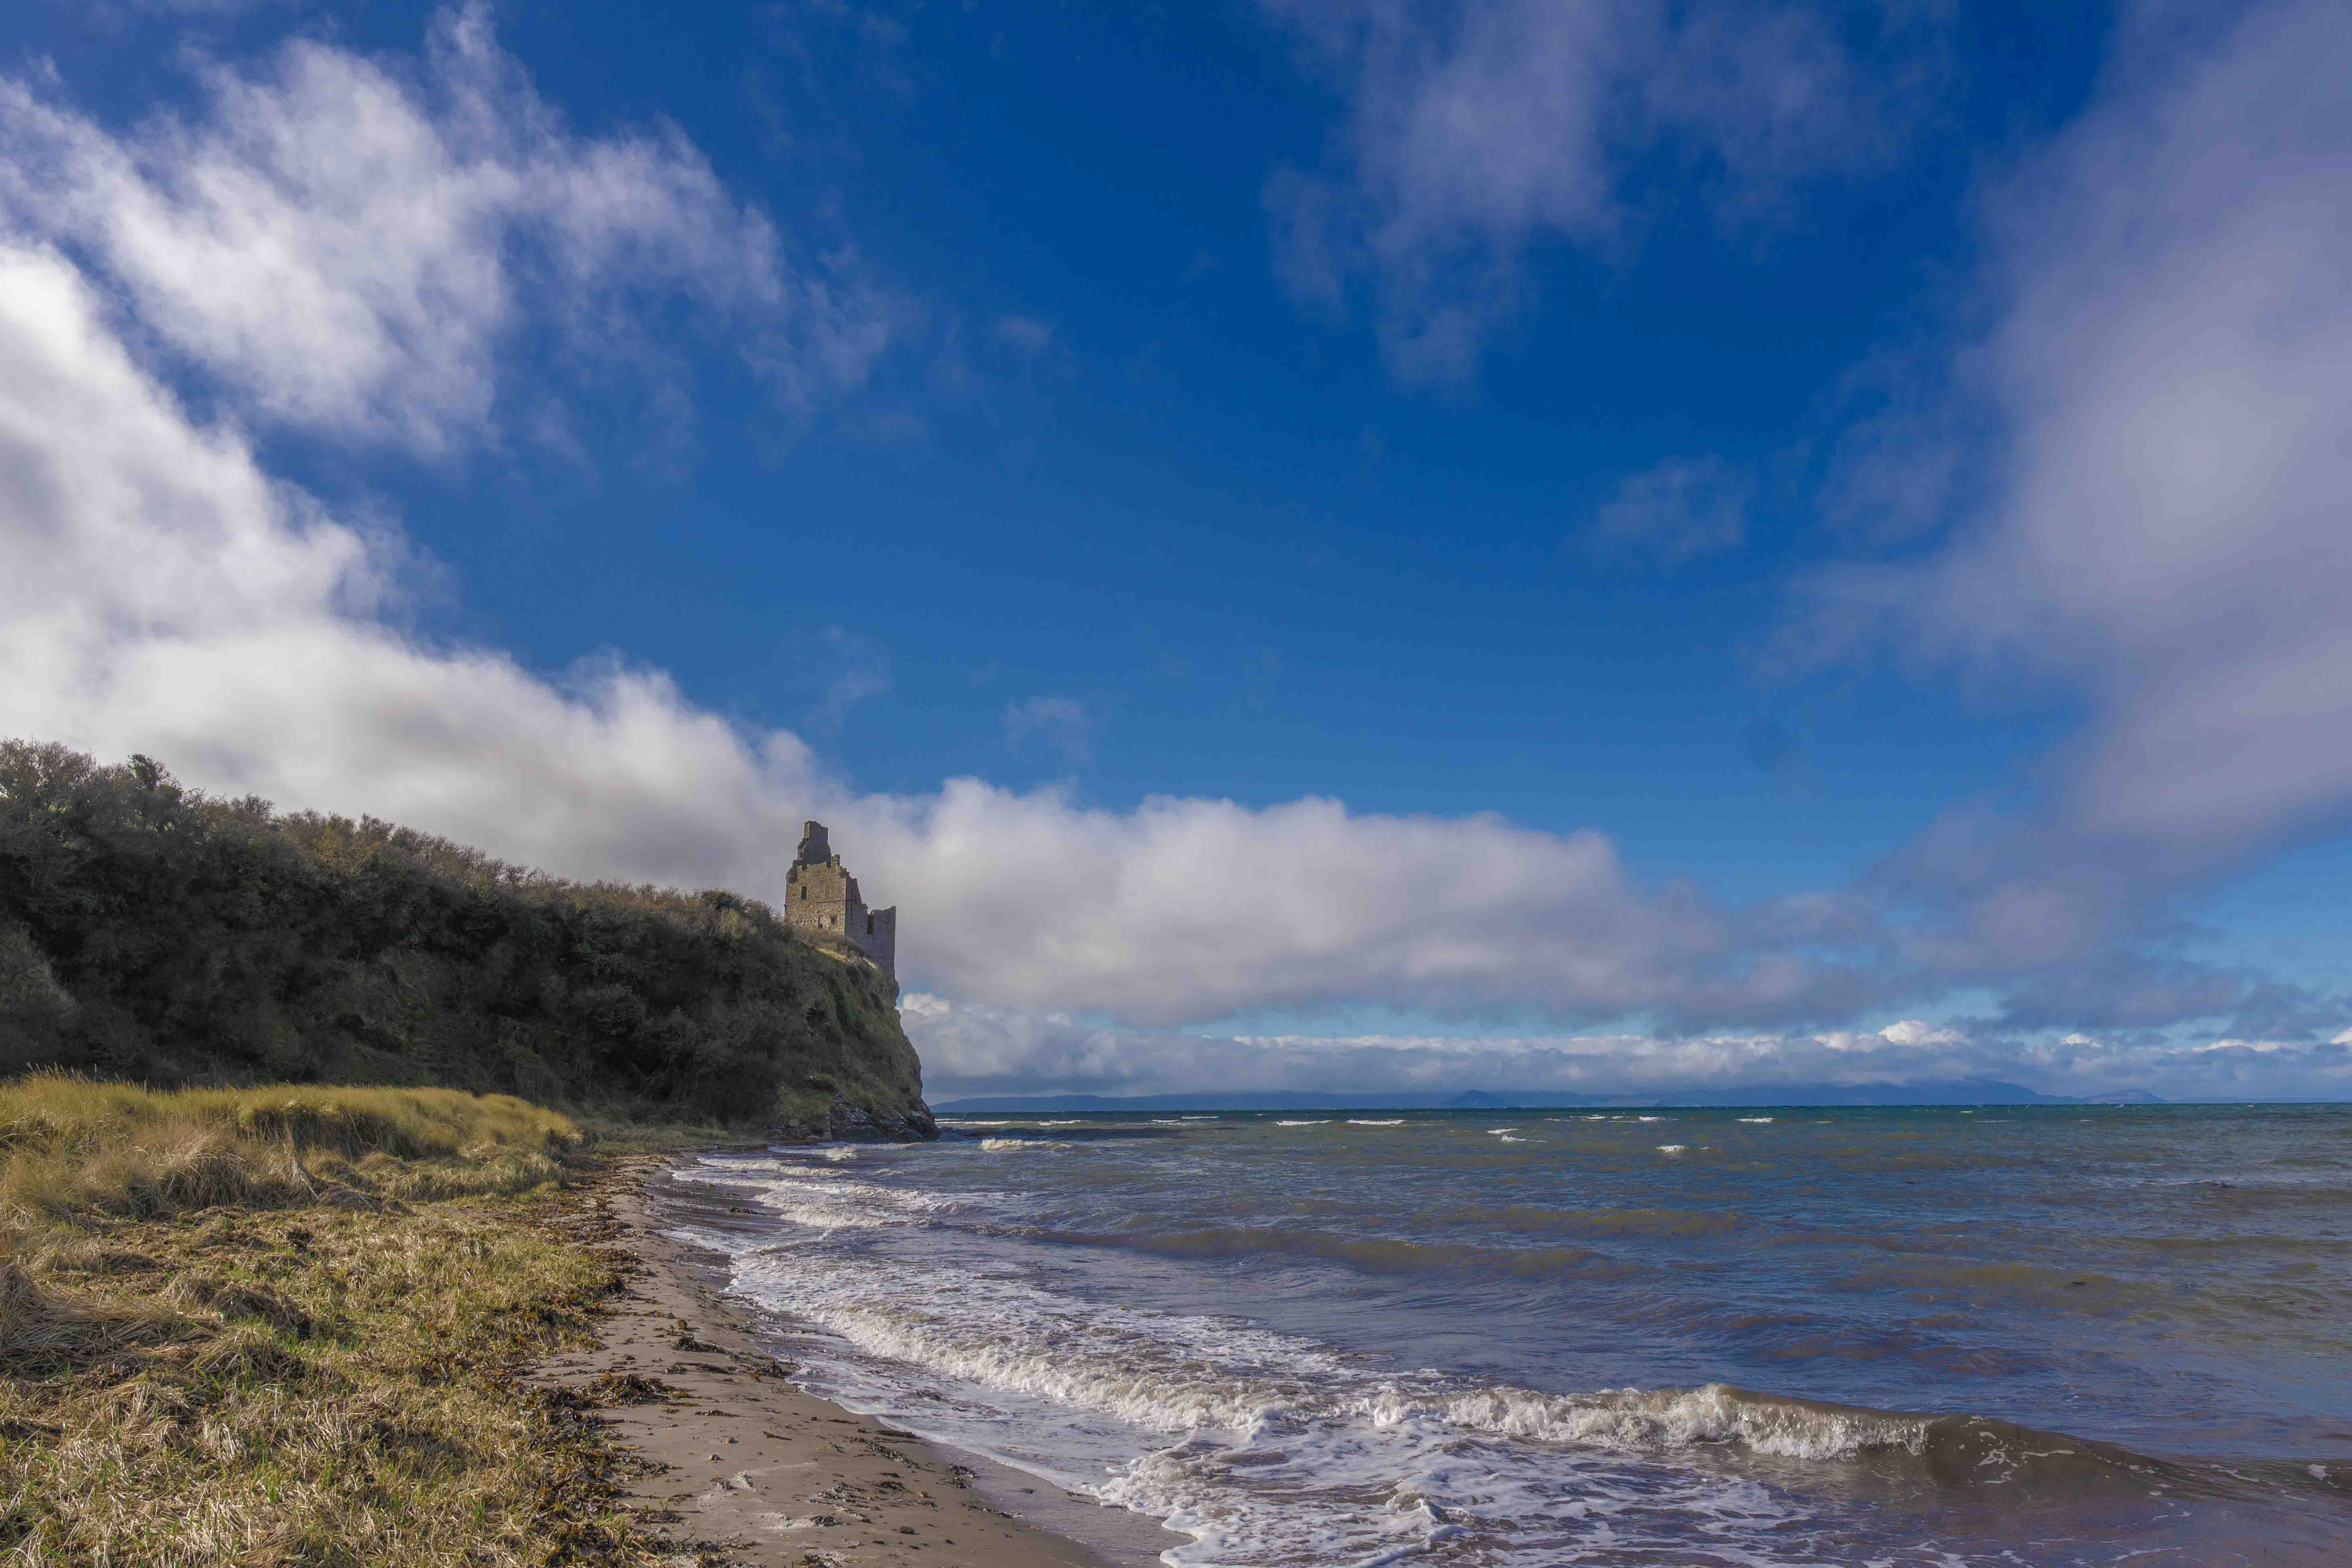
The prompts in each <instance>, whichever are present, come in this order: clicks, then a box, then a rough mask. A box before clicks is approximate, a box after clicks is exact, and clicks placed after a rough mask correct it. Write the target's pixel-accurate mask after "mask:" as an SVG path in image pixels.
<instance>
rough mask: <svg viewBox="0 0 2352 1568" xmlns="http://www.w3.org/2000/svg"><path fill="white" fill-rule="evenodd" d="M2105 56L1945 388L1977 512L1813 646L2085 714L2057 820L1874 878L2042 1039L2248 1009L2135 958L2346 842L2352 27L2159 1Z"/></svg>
mask: <svg viewBox="0 0 2352 1568" xmlns="http://www.w3.org/2000/svg"><path fill="white" fill-rule="evenodd" d="M2119 47H2120V52H2119V55H2118V58H2116V62H2115V63H2114V65H2113V67H2112V68H2111V69H2110V72H2109V74H2108V78H2107V80H2106V84H2105V89H2104V91H2103V92H2102V94H2101V95H2100V97H2099V98H2098V99H2097V100H2095V103H2094V104H2093V106H2092V108H2091V110H2089V111H2088V112H2087V113H2086V114H2085V115H2084V118H2083V119H2082V120H2081V121H2079V122H2078V123H2077V124H2076V125H2075V126H2074V128H2073V129H2071V130H2070V131H2069V132H2066V133H2065V134H2064V135H2063V137H2061V138H2060V139H2059V140H2058V142H2056V143H2055V144H2054V145H2053V147H2051V148H2050V149H2049V150H2048V151H2047V152H2046V153H2044V154H2043V155H2042V156H2040V157H2038V158H2036V159H2035V160H2033V161H2032V163H2030V164H2028V165H2027V166H2026V167H2025V168H2024V169H2023V170H2021V172H2020V173H2019V174H2017V175H2016V176H2015V177H2014V178H2013V179H2012V180H2011V181H2010V182H2009V183H2008V184H2006V185H2005V186H2004V187H2003V188H2002V189H2001V190H2000V192H1999V193H1998V194H1997V196H1996V198H1995V199H1994V200H1993V201H1992V203H1991V204H1990V220H1989V223H1990V231H1989V238H1990V253H1991V257H1992V261H1991V266H1992V269H1993V270H1992V276H1991V278H1990V281H1989V284H1988V288H1989V289H1990V293H1991V295H1992V302H1993V304H1994V306H1995V308H1996V311H1997V320H1998V322H1999V324H1998V326H1997V328H1996V329H1995V330H1994V331H1992V333H1991V334H1990V338H1989V339H1988V340H1987V341H1985V342H1982V343H1980V344H1970V345H1969V346H1968V347H1967V348H1966V349H1964V350H1963V351H1962V358H1963V360H1964V362H1965V363H1967V364H1968V366H1969V372H1968V374H1956V375H1955V377H1954V380H1955V382H1956V384H1959V385H1960V386H1961V387H1962V388H1963V389H1964V391H1965V392H1966V393H1967V394H1969V395H1971V396H1973V398H1974V399H1976V400H1977V402H1978V403H1979V407H1978V408H1977V409H1975V410H1972V411H1969V412H1968V413H1967V414H1966V417H1970V418H1979V419H1981V420H1983V422H1984V423H1985V424H1986V425H1987V426H1990V428H1991V429H1992V430H1993V431H1994V432H1996V435H1995V436H1994V437H1993V439H1992V441H1991V443H1990V447H1989V451H1990V473H1991V474H1992V475H1993V476H1994V479H1993V482H1992V484H1991V487H1990V495H1989V497H1988V498H1987V500H1986V501H1985V503H1984V505H1983V507H1982V510H1980V512H1979V514H1978V515H1977V516H1976V517H1974V518H1973V519H1972V520H1970V521H1969V522H1968V523H1967V524H1966V525H1965V526H1962V527H1961V528H1959V529H1958V530H1957V531H1955V532H1954V533H1952V535H1951V536H1950V537H1949V539H1948V542H1945V543H1944V544H1943V545H1942V546H1941V547H1939V548H1937V549H1936V550H1934V551H1933V552H1930V553H1928V554H1927V556H1926V557H1925V558H1924V559H1923V560H1916V561H1913V562H1910V563H1893V564H1884V565H1872V564H1851V565H1848V566H1845V567H1843V568H1841V569H1839V570H1836V571H1833V572H1831V573H1828V574H1823V575H1822V576H1821V577H1820V578H1818V579H1816V580H1815V581H1814V582H1813V583H1812V584H1811V588H1810V594H1811V605H1810V610H1809V613H1808V614H1807V616H1805V617H1804V619H1803V620H1802V621H1801V626H1800V629H1799V636H1800V637H1801V638H1802V639H1804V640H1805V641H1806V643H1807V644H1808V645H1809V647H1810V648H1811V653H1812V656H1813V657H1815V658H1843V657H1846V656H1847V655H1850V654H1852V653H1853V652H1854V651H1855V650H1856V649H1857V648H1863V647H1868V648H1878V647H1887V648H1893V649H1895V650H1899V653H1900V654H1901V655H1902V656H1903V657H1905V658H1908V659H1911V660H1915V661H1918V662H1919V663H1920V664H1921V665H1922V667H1923V668H1935V667H1936V665H1937V664H1938V663H1946V662H1948V664H1951V665H1956V666H1958V668H1962V669H1964V670H1965V671H1967V672H1969V674H1970V675H1971V676H1972V677H1973V678H1974V679H1978V680H1979V681H1980V682H1982V683H1985V684H1988V685H1990V684H1992V683H1996V682H1997V683H1999V684H2000V685H2001V686H2003V687H2006V688H2011V689H2015V688H2019V687H2024V688H2027V689H2036V690H2041V691H2050V692H2063V693H2065V694H2066V695H2068V696H2069V697H2070V698H2072V699H2073V700H2076V701H2078V702H2079V703H2080V704H2081V705H2082V707H2083V709H2084V712H2085V714H2086V719H2085V721H2084V726H2083V727H2082V729H2081V730H2080V731H2078V732H2077V733H2076V734H2074V736H2073V737H2072V738H2071V739H2069V740H2068V741H2067V742H2066V743H2065V744H2064V745H2063V747H2062V748H2061V749H2060V750H2058V751H2057V752H2055V753H2053V755H2052V756H2051V757H2049V758H2048V759H2046V763H2045V766H2044V768H2043V770H2042V773H2041V777H2042V781H2043V783H2044V784H2045V789H2044V792H2043V798H2042V802H2041V804H2040V805H2039V806H2038V807H2037V808H2036V809H2033V810H2031V811H2027V812H2012V811H2006V810H1993V809H1990V808H1988V807H1984V806H1979V805H1961V806H1958V807H1955V808H1954V809H1953V810H1952V811H1951V812H1949V813H1948V815H1947V816H1946V817H1945V818H1944V820H1943V821H1941V822H1940V823H1939V824H1938V825H1937V826H1936V828H1935V829H1934V830H1933V831H1931V832H1930V833H1928V834H1927V835H1926V836H1925V837H1922V838H1921V839H1920V840H1919V841H1918V842H1917V843H1916V844H1914V845H1912V846H1911V847H1909V848H1907V849H1906V851H1905V852H1903V853H1902V854H1900V855H1899V856H1897V857H1895V858H1894V859H1893V860H1892V861H1891V862H1890V863H1889V865H1888V866H1887V867H1886V868H1885V870H1884V873H1883V875H1882V877H1881V879H1880V880H1879V889H1880V890H1881V891H1882V892H1883V893H1884V895H1885V897H1887V898H1888V899H1889V900H1892V901H1894V902H1895V903H1897V904H1900V905H1903V906H1906V908H1907V910H1909V911H1910V914H1911V916H1912V917H1913V918H1914V919H1915V920H1916V924H1915V925H1914V927H1913V935H1912V936H1911V937H1910V939H1909V940H1907V941H1906V944H1905V957H1906V961H1908V962H1912V963H1917V964H1919V965H1921V966H1922V967H1923V968H1925V969H1927V970H1929V971H1940V972H1943V973H1976V974H1979V975H1995V976H1998V975H2004V974H2008V975H2014V974H2019V973H2027V972H2032V973H2037V974H2039V975H2040V976H2041V977H2040V978H2037V979H2035V980H2033V981H2032V983H2031V984H2029V985H2028V986H2027V987H2026V988H2025V990H2024V991H2023V992H2022V993H2021V995H2020V997H2019V999H2018V1005H2020V1006H2021V1008H2024V1009H2026V1010H2027V1011H2029V1012H2031V1013H2032V1014H2034V1015H2035V1016H2044V1017H2056V1016H2061V1015H2063V1014H2064V1013H2066V1012H2068V1011H2069V1010H2073V1011H2074V1012H2075V1013H2077V1014H2078V1015H2080V1014H2083V1013H2084V1012H2086V1011H2091V1010H2093V1005H2094V998H2093V994H2094V993H2095V994H2098V995H2099V996H2101V997H2104V998H2105V999H2106V1005H2109V1006H2110V1007H2112V1008H2115V1009H2118V1010H2120V1011H2119V1013H2118V1016H2139V1017H2144V1018H2156V1017H2160V1016H2165V1015H2167V1014H2171V1015H2173V1016H2178V1015H2179V1013H2181V1012H2183V1011H2193V1010H2195V1009H2197V1008H2199V1007H2201V1006H2205V1005H2209V1004H2210V1000H2211V998H2212V997H2214V996H2216V995H2219V994H2222V993H2225V992H2229V991H2231V989H2232V988H2233V986H2236V985H2238V984H2239V982H2238V981H2237V980H2235V979H2234V978H2232V977H2229V976H2223V975H2216V974H2202V973H2191V972H2184V971H2180V970H2178V969H2173V970H2167V969H2164V968H2161V967H2159V968H2157V969H2154V970H2150V969H2147V968H2146V967H2144V966H2143V967H2136V968H2135V969H2134V974H2133V978H2132V979H2131V980H2129V981H2128V982H2127V983H2126V982H2124V981H2123V980H2121V979H2120V977H2119V974H2118V973H2116V972H2117V971H2118V969H2119V967H2120V966H2119V961H2118V960H2117V959H2116V957H2115V944H2116V943H2117V942H2119V941H2124V940H2126V939H2129V938H2131V937H2133V936H2135V935H2137V933H2138V932H2140V931H2143V930H2144V929H2146V927H2147V925H2148V923H2149V922H2150V921H2155V920H2158V919H2160V918H2161V917H2162V916H2163V915H2164V913H2165V911H2166V910H2168V907H2169V904H2170V901H2171V900H2175V899H2177V898H2178V897H2179V896H2180V895H2182V894H2184V893H2188V892H2192V891H2195V890H2197V889H2201V888H2203V887H2206V886H2209V885H2210V884H2211V883H2212V882H2213V881H2214V880H2215V879H2218V878H2221V877H2222V876H2225V875H2227V874H2229V873H2231V872H2233V871H2237V870H2240V869H2242V868H2245V867H2246V866H2248V865H2250V864H2253V863H2256V862H2258V861H2259V860H2261V859H2262V858H2263V857H2265V856H2266V855H2269V854H2271V853H2273V852H2274V851H2276V850H2277V849H2279V848H2281V847H2284V846H2287V845H2291V844H2294V843H2297V842H2302V841H2307V840H2310V839H2313V838H2315V837H2325V836H2331V835H2334V834H2337V833H2340V832H2341V831H2342V827H2343V825H2344V823H2345V822H2347V820H2352V675H2347V672H2352V554H2347V550H2346V547H2345V538H2346V533H2345V521H2346V513H2345V497H2347V495H2352V276H2347V273H2346V271H2345V269H2344V268H2343V267H2342V266H2341V265H2340V261H2341V258H2342V257H2343V256H2344V255H2346V254H2347V250H2352V101H2347V99H2346V96H2345V95H2344V93H2343V92H2342V91H2341V89H2340V84H2341V82H2342V81H2343V80H2344V79H2346V77H2347V73H2352V36H2348V35H2347V32H2346V30H2345V28H2344V27H2343V26H2341V17H2340V16H2339V15H2338V14H2337V13H2336V10H2335V9H2334V8H2333V7H2331V6H2327V5H2269V6H2263V7H2259V8H2255V9H2252V10H2250V11H2244V12H2237V13H2231V14H2230V15H2229V16H2221V15H2219V14H2216V15H2213V16H2205V17H2202V18H2200V19H2199V20H2197V21H2196V22H2195V23H2194V24H2193V25H2188V24H2185V23H2184V21H2183V19H2182V17H2181V16H2179V15H2178V14H2176V13H2173V12H2171V11H2168V10H2165V9H2163V8H2161V7H2158V8H2155V9H2152V10H2146V11H2137V12H2127V13H2126V26H2124V29H2123V33H2122V43H2121V45H2120V46H2119ZM1925 447H1926V453H1925V455H1926V457H1927V458H1928V459H1929V460H1934V459H1935V458H1937V456H1938V455H1939V454H1940V453H1941V452H1942V450H1943V447H1942V446H1941V444H1940V442H1938V441H1937V440H1934V439H1929V440H1927V442H1926V443H1925ZM1886 455H1887V456H1889V457H1897V458H1899V455H1900V447H1899V445H1898V446H1897V447H1895V448H1893V449H1892V450H1891V451H1890V452H1889V453H1887V454H1886ZM1921 917H1924V918H1921ZM2255 1002H2256V998H2255V995H2254V994H2253V993H2251V992H2247V993H2242V994H2240V995H2239V998H2238V1000H2237V1002H2236V1003H2235V1004H2233V1005H2254V1004H2255Z"/></svg>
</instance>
